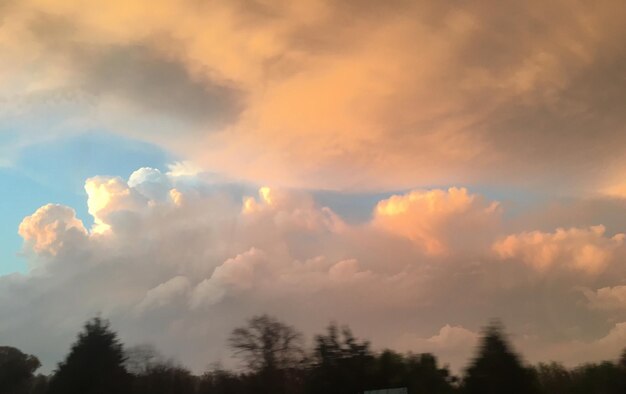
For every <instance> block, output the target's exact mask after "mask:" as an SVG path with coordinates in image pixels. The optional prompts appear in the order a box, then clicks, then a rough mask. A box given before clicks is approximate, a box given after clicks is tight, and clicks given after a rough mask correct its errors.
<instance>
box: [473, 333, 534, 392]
mask: <svg viewBox="0 0 626 394" xmlns="http://www.w3.org/2000/svg"><path fill="white" fill-rule="evenodd" d="M463 386H464V392H465V393H467V394H501V393H507V394H530V393H536V392H537V391H538V389H537V387H538V384H537V383H536V378H535V375H534V374H533V372H532V370H530V369H529V368H526V367H524V366H523V365H522V363H521V361H520V359H519V357H518V356H517V355H516V354H515V353H513V351H512V350H511V348H510V346H509V344H508V341H507V340H506V337H505V335H504V333H503V329H502V326H501V325H500V324H499V323H492V324H491V325H490V326H489V327H487V329H486V330H485V335H484V336H483V338H482V343H481V346H480V350H479V353H478V355H477V357H476V358H475V359H474V361H473V362H472V364H471V365H470V367H469V368H468V369H467V373H466V376H465V380H464V384H463Z"/></svg>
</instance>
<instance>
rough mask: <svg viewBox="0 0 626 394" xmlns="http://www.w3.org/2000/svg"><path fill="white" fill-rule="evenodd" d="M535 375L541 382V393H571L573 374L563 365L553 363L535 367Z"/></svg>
mask: <svg viewBox="0 0 626 394" xmlns="http://www.w3.org/2000/svg"><path fill="white" fill-rule="evenodd" d="M535 374H536V375H537V379H538V380H539V387H540V388H541V392H542V393H545V394H551V393H562V394H565V393H571V392H572V388H573V384H574V382H573V380H572V374H571V372H570V371H569V370H568V369H567V368H565V367H564V366H563V365H561V364H558V363H555V362H552V363H550V364H543V363H542V364H539V365H537V366H536V367H535Z"/></svg>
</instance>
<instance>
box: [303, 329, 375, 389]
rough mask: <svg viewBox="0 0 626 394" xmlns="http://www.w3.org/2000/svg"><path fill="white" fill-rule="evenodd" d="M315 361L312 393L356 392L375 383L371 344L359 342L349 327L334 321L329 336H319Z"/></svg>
mask: <svg viewBox="0 0 626 394" xmlns="http://www.w3.org/2000/svg"><path fill="white" fill-rule="evenodd" d="M313 362H314V365H313V368H312V371H311V376H310V379H309V384H308V391H309V392H311V393H351V392H355V393H356V392H359V391H363V390H364V389H366V388H368V387H371V386H372V385H375V382H373V368H374V355H373V354H372V352H371V350H370V344H369V342H367V341H358V340H357V339H356V338H355V337H354V335H352V331H351V330H350V329H349V328H348V327H343V328H341V329H340V328H339V327H337V325H335V324H331V325H330V326H328V328H327V331H326V334H325V335H317V336H316V337H315V349H314V351H313Z"/></svg>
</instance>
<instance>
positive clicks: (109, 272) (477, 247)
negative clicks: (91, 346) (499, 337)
mask: <svg viewBox="0 0 626 394" xmlns="http://www.w3.org/2000/svg"><path fill="white" fill-rule="evenodd" d="M624 20H626V5H624V4H619V2H615V1H598V2H577V1H576V2H573V1H556V2H550V3H546V2H542V1H527V2H501V1H466V2H458V1H437V2H429V1H403V0H390V1H385V2H375V1H353V0H345V1H329V0H301V1H297V2H290V1H282V0H229V1H219V0H216V1H200V0H183V1H180V0H177V1H174V0H171V1H170V0H163V1H159V2H153V1H144V0H133V1H117V0H111V1H107V2H94V3H89V4H88V3H85V2H84V1H71V0H54V1H51V0H21V1H12V0H0V60H1V61H0V190H1V191H2V198H1V199H0V218H1V219H2V220H1V221H0V315H1V316H3V317H5V318H3V319H2V320H1V321H0V341H1V342H2V343H5V344H7V345H11V346H16V347H18V348H20V349H22V350H23V351H25V352H28V353H32V354H35V355H37V356H38V357H39V358H40V359H41V360H42V362H43V370H44V372H49V371H51V370H53V369H54V367H55V365H56V363H57V362H58V361H60V360H61V359H62V357H63V355H64V354H66V352H67V350H68V349H69V346H70V344H71V343H72V341H73V340H74V338H75V335H76V333H77V332H78V330H79V329H80V327H81V325H82V324H83V322H84V321H85V320H87V319H88V318H90V317H93V316H95V315H101V316H103V317H106V318H108V319H110V321H111V323H112V325H113V328H114V329H115V330H117V332H118V333H119V335H120V338H121V339H122V340H123V341H124V343H126V344H127V345H129V346H132V345H136V344H140V343H146V342H148V343H152V344H154V345H155V346H156V347H157V348H159V349H160V350H161V352H162V353H164V354H165V355H167V356H170V357H173V358H175V359H177V360H179V361H180V362H181V363H182V364H184V365H187V366H189V367H190V368H192V370H193V371H195V372H200V371H202V370H203V369H205V368H206V367H207V366H209V365H212V364H214V363H216V362H222V363H224V364H225V365H231V364H229V363H231V362H232V359H231V356H230V350H229V349H228V348H227V346H226V342H227V341H226V339H227V336H228V333H229V332H230V330H232V329H233V328H234V327H237V326H239V325H241V324H243V323H244V322H245V320H246V319H247V318H249V317H251V316H253V315H255V314H261V313H269V314H272V315H274V316H276V317H277V318H279V319H280V320H283V321H285V322H287V323H289V324H292V325H294V326H295V327H297V328H299V329H300V330H302V331H303V332H304V333H305V335H307V336H308V337H309V338H311V336H312V335H313V334H315V333H319V332H321V331H322V330H323V329H324V327H325V326H326V325H328V324H329V322H331V321H334V322H337V323H339V324H348V325H350V326H351V327H352V329H353V331H354V333H355V334H356V335H357V336H360V337H365V338H368V339H370V340H371V341H372V342H373V344H374V346H375V347H376V348H377V349H382V348H385V347H387V348H392V349H395V350H398V351H413V352H434V353H435V354H436V355H438V356H439V358H440V360H441V361H442V362H443V363H445V364H448V365H450V366H451V368H452V369H453V370H455V371H460V370H461V369H462V368H463V367H464V365H466V363H467V361H468V360H469V358H470V357H471V355H472V354H473V351H474V348H475V345H476V339H477V338H478V337H479V335H480V332H481V327H483V326H484V325H485V324H487V323H488V322H489V321H490V320H491V319H493V318H499V319H501V320H502V322H503V323H504V324H505V326H506V328H507V331H508V332H509V333H510V335H511V339H512V341H513V343H514V345H515V348H516V349H517V350H519V351H520V352H521V353H522V354H523V355H524V358H525V360H526V361H528V362H539V361H550V360H556V361H559V362H563V363H565V364H566V365H576V364H577V363H580V362H582V361H597V360H602V359H614V358H617V357H618V354H619V351H620V349H621V348H622V347H623V346H625V344H626V264H625V263H626V261H625V259H626V245H625V238H626V235H625V234H626V220H625V218H626V176H625V175H626V156H625V155H624V151H625V149H626V111H624V103H625V102H626V93H625V92H626V73H624V72H623V70H625V69H626V47H625V46H624V45H623V42H624V37H626V25H624V23H623V21H624Z"/></svg>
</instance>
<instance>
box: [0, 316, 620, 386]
mask: <svg viewBox="0 0 626 394" xmlns="http://www.w3.org/2000/svg"><path fill="white" fill-rule="evenodd" d="M229 345H230V347H231V349H232V350H233V355H234V356H235V357H237V358H238V359H240V360H241V361H242V362H243V364H244V365H245V369H243V370H242V371H238V372H234V371H228V370H225V369H222V368H220V367H215V368H211V369H209V370H208V371H206V372H205V373H204V374H202V375H194V374H192V373H191V372H190V371H189V370H188V369H186V368H184V367H183V366H181V365H179V364H178V363H176V362H173V361H171V360H166V359H164V358H163V357H161V356H160V355H159V353H158V352H157V351H156V350H155V349H154V348H153V347H152V346H149V345H141V346H135V347H130V348H125V347H124V345H123V344H122V343H121V342H120V340H119V338H118V336H117V334H116V333H115V332H114V331H113V330H112V329H111V327H110V324H109V322H108V321H106V320H103V319H101V318H94V319H91V320H89V321H88V322H86V323H85V325H84V327H83V329H82V331H81V332H80V333H79V334H78V337H77V339H76V341H75V342H74V344H73V345H72V347H71V349H70V351H69V353H68V354H67V356H66V357H65V359H64V360H63V361H62V362H60V363H59V364H58V366H57V368H56V369H55V371H54V372H53V373H52V374H51V375H50V376H44V375H41V374H35V373H36V371H37V370H38V368H39V367H40V366H41V364H40V362H39V360H38V359H37V357H35V356H32V355H28V354H24V353H23V352H21V351H20V350H18V349H16V348H13V347H9V346H0V393H2V394H246V393H268V394H269V393H271V394H318V393H324V394H357V393H364V392H368V391H371V390H377V389H388V388H405V389H406V392H408V393H410V394H447V393H459V394H479V393H480V394H496V393H499V394H500V393H509V394H526V393H532V394H535V393H536V394H548V393H549V394H553V393H561V394H590V393H592V394H618V393H619V394H624V393H626V349H625V350H624V351H623V352H622V354H621V357H620V358H619V360H617V361H605V362H601V363H588V364H583V365H581V366H579V367H576V368H566V367H564V366H563V365H561V364H558V363H549V364H544V363H541V364H538V365H534V366H533V365H527V364H525V363H524V362H523V361H522V359H521V358H520V356H519V355H517V354H516V353H515V352H514V351H513V349H512V347H511V345H510V344H509V342H508V339H507V337H506V335H505V332H504V328H503V327H502V325H501V324H499V323H497V322H494V323H492V324H490V325H489V326H487V327H486V328H485V329H484V331H483V335H482V337H481V339H480V344H479V346H478V348H477V350H476V354H475V356H474V358H473V359H472V360H471V361H470V362H469V365H468V366H467V368H466V369H465V370H464V372H463V373H462V376H458V377H457V376H454V375H453V374H451V373H450V371H449V370H448V368H447V367H446V366H441V365H439V363H438V361H437V359H436V357H435V356H434V355H432V354H430V353H407V354H401V353H398V352H395V351H392V350H384V351H381V352H375V351H373V350H372V347H371V345H370V343H369V342H368V341H366V340H361V339H358V338H356V337H355V336H354V335H353V334H352V331H351V330H350V329H349V328H348V327H347V326H344V327H339V326H337V325H336V324H330V325H329V326H328V328H327V329H326V332H324V333H322V334H319V335H316V336H315V338H314V343H313V346H312V348H311V349H308V350H307V349H306V348H305V346H304V343H303V336H302V335H301V334H300V333H299V332H298V331H297V330H296V329H295V328H293V327H292V326H289V325H287V324H285V323H282V322H280V321H279V320H277V319H276V318H273V317H271V316H268V315H261V316H255V317H252V318H251V319H249V320H248V321H247V323H246V324H245V325H243V326H241V327H238V328H236V329H234V330H233V331H232V333H231V335H230V338H229Z"/></svg>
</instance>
